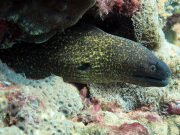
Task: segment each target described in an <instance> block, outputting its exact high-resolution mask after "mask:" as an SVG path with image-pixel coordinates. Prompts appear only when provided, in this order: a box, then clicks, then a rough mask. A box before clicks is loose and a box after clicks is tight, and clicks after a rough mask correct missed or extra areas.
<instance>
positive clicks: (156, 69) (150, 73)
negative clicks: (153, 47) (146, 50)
mask: <svg viewBox="0 0 180 135" xmlns="http://www.w3.org/2000/svg"><path fill="white" fill-rule="evenodd" d="M170 76H171V70H170V68H169V67H168V66H167V64H166V63H164V62H163V61H162V60H159V59H157V62H156V63H155V64H149V65H148V67H147V68H146V69H145V70H141V71H139V72H137V73H136V74H134V76H133V77H134V78H136V79H138V80H139V81H144V82H146V83H144V85H146V86H156V87H164V86H166V85H168V83H169V78H170Z"/></svg>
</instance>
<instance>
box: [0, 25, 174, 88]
mask: <svg viewBox="0 0 180 135" xmlns="http://www.w3.org/2000/svg"><path fill="white" fill-rule="evenodd" d="M0 59H1V60H2V62H3V63H6V64H7V65H8V66H9V67H11V68H12V69H14V70H15V71H16V72H17V73H25V75H26V77H29V78H42V77H46V76H49V75H51V74H54V75H57V76H62V77H63V79H64V80H65V81H68V82H76V83H82V84H88V83H111V82H126V83H132V84H136V85H140V86H146V87H148V86H156V87H163V86H166V85H167V84H168V78H169V77H170V75H171V71H170V69H169V67H168V66H167V65H166V64H165V63H164V62H163V61H161V60H160V59H158V58H157V57H156V56H155V55H154V54H153V53H152V52H151V51H150V50H148V49H146V48H145V47H143V46H142V45H141V44H139V43H136V42H134V41H131V40H128V39H125V38H122V37H118V36H114V35H111V34H107V33H105V32H104V31H102V30H100V29H98V28H96V27H93V26H76V27H72V28H71V29H68V30H66V31H65V33H63V34H56V35H55V36H54V37H53V38H52V39H50V40H49V41H48V42H46V43H43V44H41V45H37V44H30V45H29V44H18V45H15V46H13V47H12V48H11V49H5V50H0Z"/></svg>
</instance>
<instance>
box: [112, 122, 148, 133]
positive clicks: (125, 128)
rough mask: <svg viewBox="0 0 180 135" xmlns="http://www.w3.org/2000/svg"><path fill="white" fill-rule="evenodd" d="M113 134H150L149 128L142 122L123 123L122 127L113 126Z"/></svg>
mask: <svg viewBox="0 0 180 135" xmlns="http://www.w3.org/2000/svg"><path fill="white" fill-rule="evenodd" d="M111 135H150V134H149V132H148V130H147V129H146V128H145V127H144V126H143V125H142V124H140V123H137V122H135V123H132V124H127V123H125V124H123V125H121V126H120V127H112V133H111Z"/></svg>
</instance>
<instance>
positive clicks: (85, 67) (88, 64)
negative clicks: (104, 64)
mask: <svg viewBox="0 0 180 135" xmlns="http://www.w3.org/2000/svg"><path fill="white" fill-rule="evenodd" d="M90 68H91V64H90V63H82V64H81V66H79V67H78V70H82V71H86V70H89V69H90Z"/></svg>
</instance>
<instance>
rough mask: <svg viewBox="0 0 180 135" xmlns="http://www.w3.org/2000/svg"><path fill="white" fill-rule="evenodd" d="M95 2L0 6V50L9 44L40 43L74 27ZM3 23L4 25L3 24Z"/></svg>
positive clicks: (54, 1) (7, 3)
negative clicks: (17, 42)
mask: <svg viewBox="0 0 180 135" xmlns="http://www.w3.org/2000/svg"><path fill="white" fill-rule="evenodd" d="M94 3H95V0H86V1H84V0H63V1H62V0H61V1H59V0H51V1H48V0H46V1H44V0H33V1H22V0H13V1H12V0H7V1H1V2H0V33H1V34H0V48H8V47H11V46H12V44H13V42H15V41H17V40H23V41H25V42H32V43H42V42H45V41H47V40H48V39H49V38H51V37H52V36H53V35H54V34H55V33H56V32H57V31H59V32H62V31H63V30H64V29H66V28H68V27H70V26H72V25H74V24H75V23H77V21H78V20H79V19H80V18H81V17H82V15H83V14H84V13H85V12H86V11H87V10H88V9H89V8H90V7H92V6H93V5H94ZM4 21H5V22H4Z"/></svg>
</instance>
